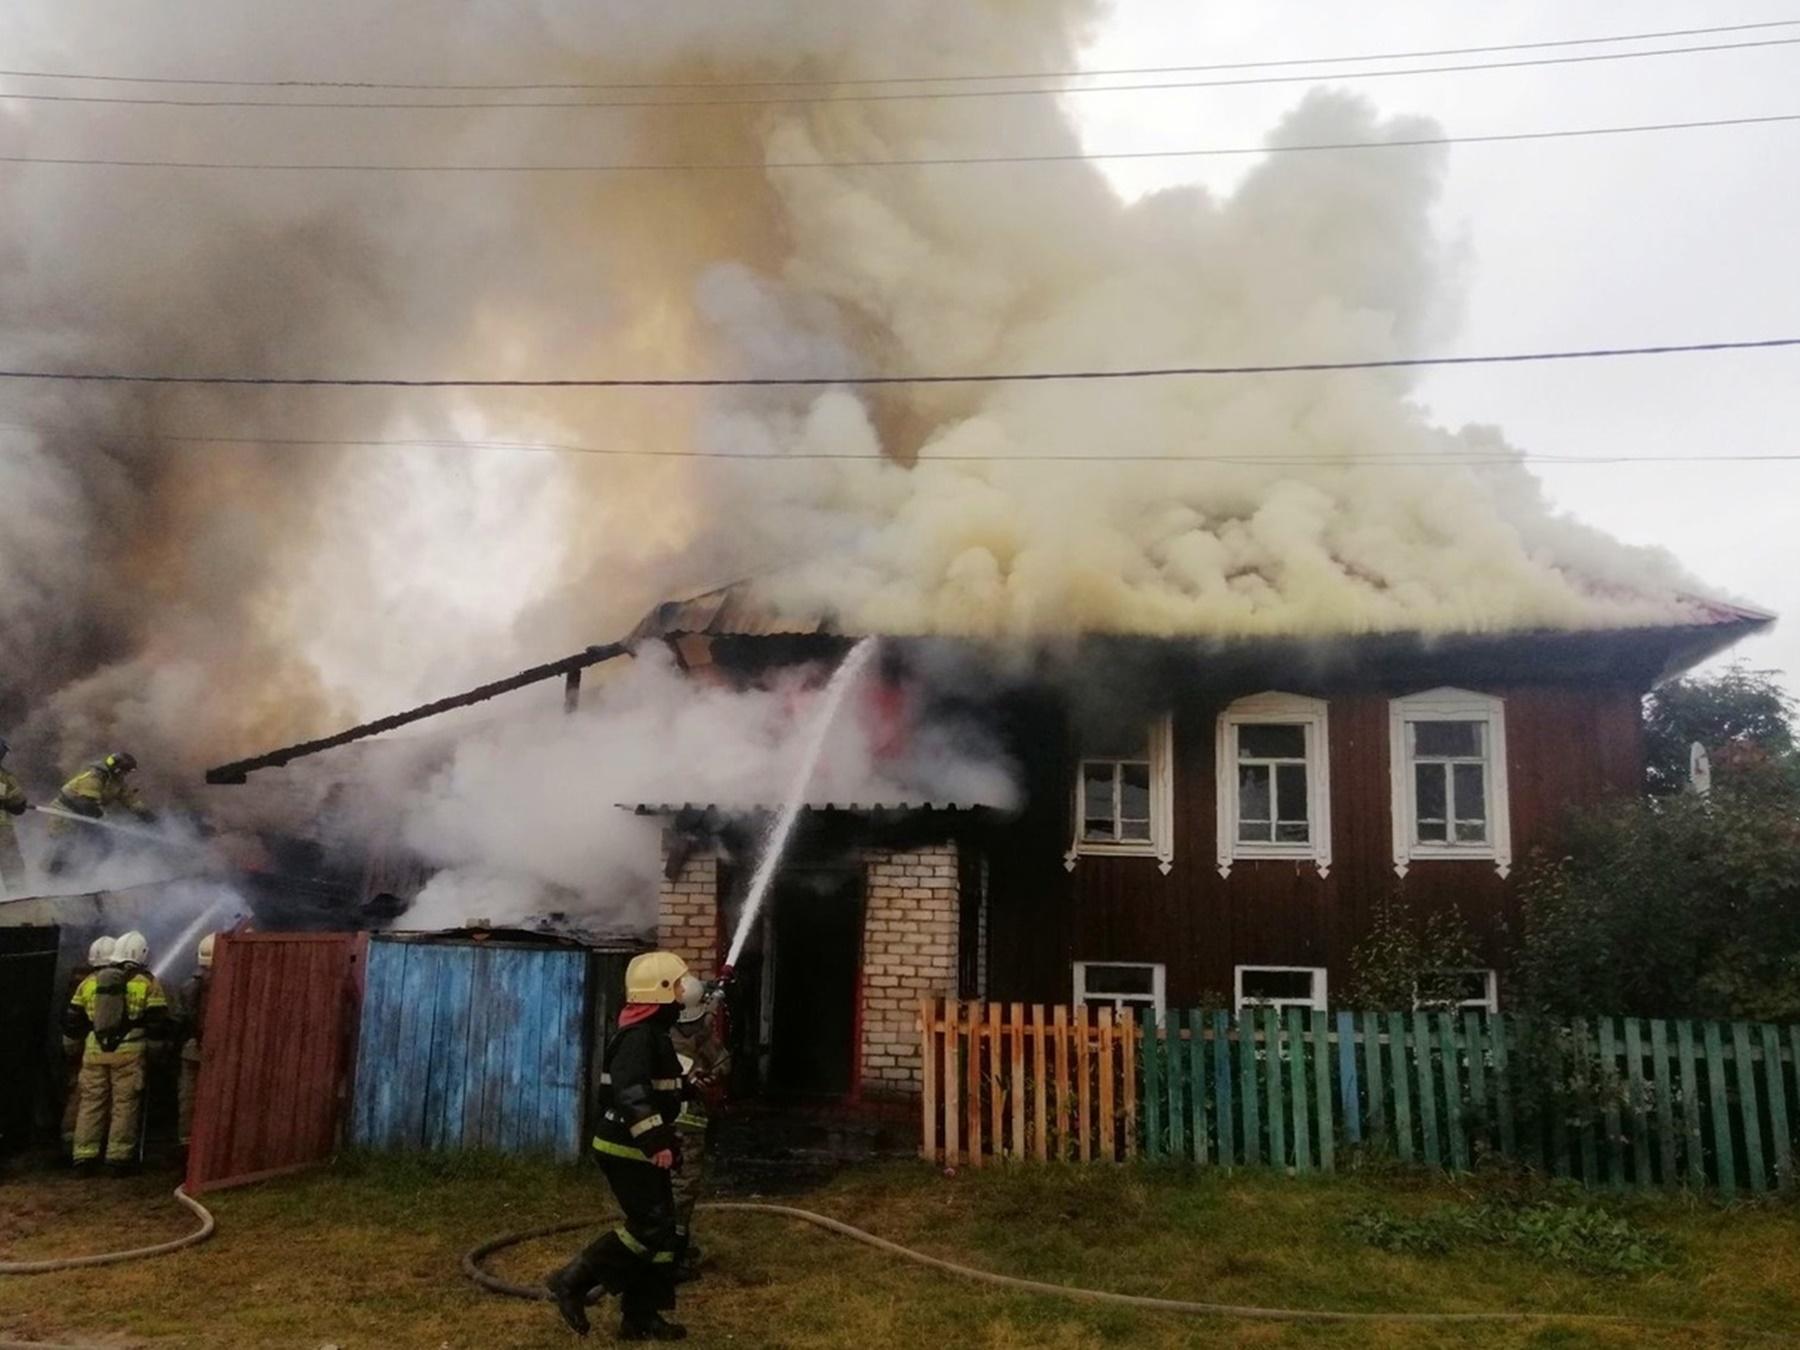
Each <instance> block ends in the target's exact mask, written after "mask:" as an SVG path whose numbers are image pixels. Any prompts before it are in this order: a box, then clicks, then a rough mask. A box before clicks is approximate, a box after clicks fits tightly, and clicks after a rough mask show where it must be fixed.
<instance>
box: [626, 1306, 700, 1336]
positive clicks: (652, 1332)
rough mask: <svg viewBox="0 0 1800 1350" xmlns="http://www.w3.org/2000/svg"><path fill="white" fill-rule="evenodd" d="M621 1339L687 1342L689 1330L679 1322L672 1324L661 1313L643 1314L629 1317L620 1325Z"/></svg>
mask: <svg viewBox="0 0 1800 1350" xmlns="http://www.w3.org/2000/svg"><path fill="white" fill-rule="evenodd" d="M619 1339H620V1340H622V1341H685V1340H686V1339H687V1328H686V1327H684V1326H682V1325H681V1324H680V1323H679V1322H671V1321H670V1320H669V1319H668V1318H666V1317H664V1316H663V1315H662V1314H661V1313H659V1312H652V1313H642V1314H640V1315H638V1316H636V1317H627V1318H626V1319H625V1320H624V1321H623V1322H621V1323H619Z"/></svg>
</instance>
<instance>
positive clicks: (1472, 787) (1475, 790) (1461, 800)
mask: <svg viewBox="0 0 1800 1350" xmlns="http://www.w3.org/2000/svg"><path fill="white" fill-rule="evenodd" d="M1451 771H1452V772H1453V773H1454V774H1455V775H1456V780H1455V787H1456V837H1457V838H1458V839H1459V840H1462V841H1463V842H1465V843H1468V842H1477V843H1478V842H1481V841H1483V840H1485V839H1486V838H1487V774H1486V771H1485V770H1484V769H1483V767H1482V766H1481V765H1479V764H1456V765H1452V766H1451Z"/></svg>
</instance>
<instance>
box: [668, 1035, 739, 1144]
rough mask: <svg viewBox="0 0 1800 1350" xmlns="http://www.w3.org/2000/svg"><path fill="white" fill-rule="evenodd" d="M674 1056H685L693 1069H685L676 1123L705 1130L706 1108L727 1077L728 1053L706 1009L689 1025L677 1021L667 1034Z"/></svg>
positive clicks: (720, 1094)
mask: <svg viewBox="0 0 1800 1350" xmlns="http://www.w3.org/2000/svg"><path fill="white" fill-rule="evenodd" d="M669 1039H670V1041H671V1042H672V1043H673V1044H674V1046H675V1053H676V1055H677V1056H682V1055H685V1056H687V1058H688V1059H690V1060H692V1061H693V1063H694V1067H693V1068H692V1069H690V1070H688V1073H687V1084H686V1087H685V1090H684V1094H683V1101H682V1106H681V1117H680V1122H679V1123H680V1124H681V1125H682V1127H683V1128H685V1129H691V1130H692V1129H699V1130H703V1129H705V1128H706V1120H707V1115H708V1114H709V1112H710V1109H711V1108H712V1107H713V1106H714V1105H716V1104H717V1103H718V1101H719V1100H720V1099H721V1098H722V1097H723V1095H724V1091H725V1080H726V1079H727V1078H729V1077H730V1076H731V1051H730V1050H728V1049H727V1048H726V1046H725V1038H724V1037H722V1036H721V1035H720V1034H719V1023H718V1019H717V1018H716V1017H715V1016H714V1015H713V1014H712V1012H711V1011H710V1010H709V1011H707V1012H706V1013H704V1014H702V1015H701V1016H700V1017H698V1018H696V1019H695V1020H694V1021H692V1022H678V1023H676V1025H675V1027H674V1029H673V1030H672V1031H670V1033H669Z"/></svg>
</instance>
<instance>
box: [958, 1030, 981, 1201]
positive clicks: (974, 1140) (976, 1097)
mask: <svg viewBox="0 0 1800 1350" xmlns="http://www.w3.org/2000/svg"><path fill="white" fill-rule="evenodd" d="M966 1015H967V1019H968V1020H967V1022H966V1023H965V1025H966V1026H967V1028H968V1034H969V1039H968V1043H967V1047H966V1049H965V1050H964V1053H963V1067H964V1069H966V1070H967V1071H968V1090H967V1093H966V1094H965V1095H966V1097H967V1100H966V1101H965V1102H964V1103H963V1106H964V1108H965V1109H966V1110H967V1112H968V1130H969V1133H968V1155H969V1166H971V1167H980V1166H981V1165H982V1153H983V1152H984V1150H983V1148H982V1146H981V1076H982V1071H981V1005H980V1004H979V1003H971V1004H970V1005H969V1006H968V1010H967V1014H966ZM960 1016H961V1014H959V1017H960Z"/></svg>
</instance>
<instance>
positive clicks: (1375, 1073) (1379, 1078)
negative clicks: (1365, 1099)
mask: <svg viewBox="0 0 1800 1350" xmlns="http://www.w3.org/2000/svg"><path fill="white" fill-rule="evenodd" d="M1362 1024H1363V1067H1364V1068H1365V1069H1366V1070H1367V1071H1368V1079H1369V1129H1368V1133H1369V1135H1370V1137H1371V1138H1373V1139H1377V1140H1380V1139H1384V1138H1385V1137H1386V1136H1387V1132H1388V1109H1387V1084H1386V1082H1385V1081H1384V1078H1385V1075H1384V1074H1383V1073H1382V1066H1381V1017H1380V1014H1378V1013H1372V1012H1369V1013H1364V1014H1363V1015H1362Z"/></svg>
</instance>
